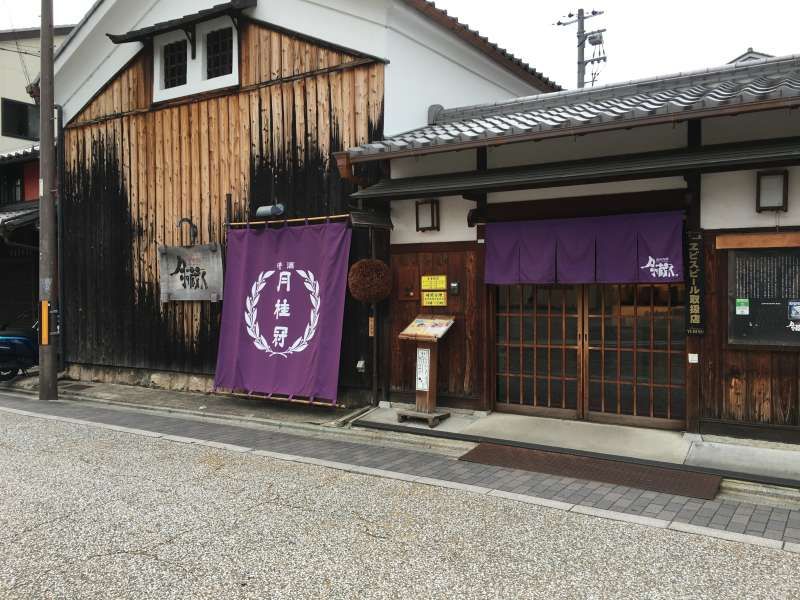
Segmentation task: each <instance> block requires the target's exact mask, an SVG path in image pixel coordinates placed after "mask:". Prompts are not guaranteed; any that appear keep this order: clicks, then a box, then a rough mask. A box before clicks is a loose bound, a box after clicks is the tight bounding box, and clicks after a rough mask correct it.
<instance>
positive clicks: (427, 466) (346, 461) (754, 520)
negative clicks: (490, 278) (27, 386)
mask: <svg viewBox="0 0 800 600" xmlns="http://www.w3.org/2000/svg"><path fill="white" fill-rule="evenodd" d="M3 408H4V409H10V410H12V411H24V412H27V413H34V414H38V415H42V416H52V417H59V418H67V419H76V420H80V421H88V422H92V423H98V424H102V425H105V426H113V427H115V428H128V429H130V430H139V431H138V432H141V431H145V432H151V433H152V434H155V435H159V436H162V437H164V438H166V439H171V440H175V441H183V442H193V441H198V440H202V441H205V442H211V443H212V444H217V445H219V446H220V447H224V448H227V449H231V450H238V451H240V452H249V451H256V452H259V451H260V452H264V453H270V454H271V455H274V456H276V457H279V458H288V459H290V460H294V459H297V460H298V461H300V462H303V460H305V461H306V462H312V463H313V464H322V465H324V466H332V467H335V468H345V469H348V468H352V469H353V470H355V471H357V472H364V473H368V474H373V475H383V476H389V477H394V478H400V479H406V480H410V481H417V482H419V483H429V484H432V485H440V486H444V487H457V488H459V489H465V490H467V491H473V492H476V493H482V494H491V495H495V496H502V497H506V498H511V499H515V500H519V501H522V502H528V503H532V504H542V505H545V506H551V507H553V508H561V509H563V510H570V511H573V512H577V513H584V514H594V515H597V516H601V517H606V518H612V519H619V520H627V521H633V522H638V523H641V524H644V525H650V526H654V527H662V528H666V527H669V528H672V529H676V530H679V531H686V532H690V533H698V534H705V535H712V536H715V537H723V538H725V539H731V540H735V541H742V542H747V543H755V544H759V545H764V546H770V547H773V548H784V549H786V550H791V551H795V552H800V511H798V510H787V509H780V508H773V507H771V506H765V505H758V504H751V503H744V502H734V501H727V500H726V501H705V500H699V499H693V498H687V497H683V496H673V495H669V494H660V493H656V492H649V491H644V490H640V489H635V488H629V487H625V486H614V485H610V484H605V483H600V482H593V481H584V480H576V479H572V478H568V477H556V476H552V475H547V474H541V473H532V472H529V471H523V470H517V469H509V468H503V467H495V466H490V465H480V464H475V463H468V462H461V461H458V460H456V459H453V458H450V457H447V456H442V455H437V454H431V453H426V452H419V451H413V450H406V449H398V448H385V447H379V446H375V445H369V444H360V443H352V442H345V441H338V440H337V441H331V440H325V439H319V438H313V437H302V436H299V435H291V434H286V433H282V432H279V431H273V430H270V429H266V428H252V427H245V426H237V425H232V424H220V423H212V422H206V421H201V420H195V419H191V418H188V417H183V416H178V415H159V414H153V413H150V412H139V411H133V410H122V409H114V408H106V407H101V406H90V405H83V404H73V403H65V402H52V403H47V402H39V401H34V400H27V399H22V398H16V397H11V396H7V395H0V410H2V409H3ZM136 432H137V431H132V433H136Z"/></svg>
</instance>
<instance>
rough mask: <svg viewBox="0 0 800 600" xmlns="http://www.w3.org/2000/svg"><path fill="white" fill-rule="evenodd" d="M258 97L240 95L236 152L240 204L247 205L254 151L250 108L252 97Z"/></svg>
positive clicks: (255, 96)
mask: <svg viewBox="0 0 800 600" xmlns="http://www.w3.org/2000/svg"><path fill="white" fill-rule="evenodd" d="M257 97H258V96H257V95H256V94H255V93H252V94H240V95H239V128H238V133H239V149H238V151H236V150H235V149H234V152H236V155H237V165H238V167H239V173H238V178H239V185H238V188H239V193H238V196H239V205H240V206H245V205H247V203H248V202H249V201H250V198H249V190H248V187H249V181H250V160H251V158H250V153H251V152H252V147H251V144H250V139H251V137H250V136H251V131H250V128H251V126H252V122H251V120H250V116H251V114H252V112H251V110H250V101H251V99H252V98H257Z"/></svg>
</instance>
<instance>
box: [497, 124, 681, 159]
mask: <svg viewBox="0 0 800 600" xmlns="http://www.w3.org/2000/svg"><path fill="white" fill-rule="evenodd" d="M686 136H687V133H686V124H685V123H679V124H676V125H671V124H667V125H653V126H650V127H637V128H634V129H622V130H617V131H606V132H600V133H591V134H588V135H582V136H572V137H562V138H554V139H545V140H541V141H538V142H523V143H519V144H506V145H504V146H497V147H495V148H490V149H489V152H488V155H487V160H488V163H489V168H490V169H494V168H499V167H515V166H519V165H527V164H535V163H550V162H559V161H563V160H580V159H582V158H594V157H598V156H613V155H622V154H634V153H637V152H652V151H655V150H669V149H673V148H683V147H685V146H686Z"/></svg>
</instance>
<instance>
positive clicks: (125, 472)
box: [0, 413, 800, 600]
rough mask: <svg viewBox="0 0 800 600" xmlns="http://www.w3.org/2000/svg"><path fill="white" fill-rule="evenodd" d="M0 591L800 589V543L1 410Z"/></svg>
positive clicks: (781, 592) (772, 593)
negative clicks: (756, 541) (632, 519)
mask: <svg viewBox="0 0 800 600" xmlns="http://www.w3.org/2000/svg"><path fill="white" fill-rule="evenodd" d="M0 477H1V479H0V481H2V484H0V597H2V598H37V599H38V598H158V599H162V598H292V599H296V598H326V599H327V598H547V599H548V600H553V599H566V598H581V599H587V600H588V599H598V600H599V599H605V598H635V599H650V598H714V599H721V598H736V599H738V598H747V599H748V600H750V599H756V598H800V555H798V554H791V553H785V552H780V551H777V550H769V549H766V548H761V547H756V546H748V545H742V544H736V543H731V542H726V541H722V540H718V539H712V538H704V537H698V536H690V535H685V534H681V533H677V532H674V531H667V530H660V529H652V528H647V527H642V526H636V525H631V524H627V523H619V522H614V521H607V520H603V519H598V518H594V517H586V516H582V515H577V514H572V513H565V512H562V511H557V510H551V509H545V508H540V507H536V506H531V505H526V504H519V503H515V502H512V501H507V500H503V499H499V498H492V497H486V496H477V495H473V494H469V493H466V492H460V491H456V490H444V489H439V488H434V487H429V486H424V485H419V484H412V483H405V482H400V481H395V480H388V479H381V478H376V477H367V476H361V475H353V474H348V473H344V472H341V471H335V470H330V469H325V468H318V467H311V466H306V465H298V464H294V463H287V462H282V461H277V460H272V459H268V458H264V457H258V456H254V455H251V454H239V453H235V452H229V451H222V450H216V449H212V448H208V447H203V446H195V445H187V444H180V443H177V442H169V441H164V440H159V439H153V438H147V437H141V436H134V435H129V434H125V433H118V432H114V431H109V430H104V429H99V428H96V427H89V426H83V425H72V424H67V423H59V422H53V421H45V420H40V419H35V418H29V417H22V416H18V415H11V414H8V413H0Z"/></svg>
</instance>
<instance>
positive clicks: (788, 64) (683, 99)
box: [348, 55, 800, 162]
mask: <svg viewBox="0 0 800 600" xmlns="http://www.w3.org/2000/svg"><path fill="white" fill-rule="evenodd" d="M775 100H778V101H780V100H788V101H790V102H791V103H792V104H795V103H796V104H800V55H793V56H788V57H783V58H773V59H764V60H759V61H753V62H747V63H743V64H734V65H726V66H724V67H720V68H717V69H707V70H704V71H695V72H691V73H678V74H675V75H667V76H662V77H656V78H651V79H644V80H640V81H632V82H627V83H621V84H614V85H606V86H601V87H597V88H590V89H581V90H568V91H563V92H555V93H551V94H539V95H537V96H529V97H526V98H517V99H513V100H509V101H506V102H501V103H495V104H483V105H477V106H467V107H463V108H452V109H443V108H439V109H438V110H435V107H432V111H431V112H432V116H433V119H432V121H433V122H432V123H431V124H429V125H427V126H425V127H421V128H419V129H416V130H413V131H409V132H407V133H403V134H399V135H396V136H394V137H391V138H388V139H385V140H383V141H380V142H374V143H370V144H364V145H362V146H358V147H356V148H351V149H350V150H349V151H348V153H349V155H350V158H351V159H352V160H353V161H354V162H358V161H364V160H380V159H384V158H388V157H390V156H391V155H393V154H400V155H407V154H413V153H425V152H430V151H448V150H450V149H455V148H456V147H458V146H460V145H469V146H473V147H474V146H482V145H485V146H489V145H494V144H497V143H504V142H509V141H522V140H524V139H535V138H536V137H550V136H552V135H555V134H557V133H554V132H564V135H570V134H572V132H573V131H574V132H576V133H578V132H580V130H581V129H584V130H586V129H590V128H591V127H592V126H597V125H608V126H610V128H613V127H615V126H618V127H629V126H631V125H633V124H634V123H635V122H636V121H645V120H648V119H650V120H652V119H653V118H654V117H668V118H670V119H674V120H683V119H688V118H691V117H692V116H693V114H698V113H703V115H704V116H707V114H708V113H713V112H714V111H719V112H724V111H725V109H728V108H729V107H736V106H742V107H744V106H746V105H750V104H761V105H763V104H765V103H766V101H775ZM537 134H539V135H537Z"/></svg>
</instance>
